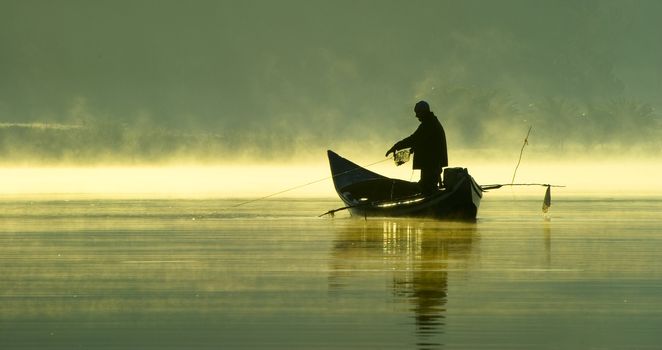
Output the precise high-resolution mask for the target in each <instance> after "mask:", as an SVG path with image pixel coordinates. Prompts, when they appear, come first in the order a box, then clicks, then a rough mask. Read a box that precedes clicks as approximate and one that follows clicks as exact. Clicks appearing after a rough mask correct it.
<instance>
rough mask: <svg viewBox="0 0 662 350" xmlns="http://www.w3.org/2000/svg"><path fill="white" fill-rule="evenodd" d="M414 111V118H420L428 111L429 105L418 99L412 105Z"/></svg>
mask: <svg viewBox="0 0 662 350" xmlns="http://www.w3.org/2000/svg"><path fill="white" fill-rule="evenodd" d="M414 113H416V118H421V117H423V116H424V115H427V114H428V113H430V105H429V104H428V103H427V102H425V101H418V102H417V103H416V105H415V106H414Z"/></svg>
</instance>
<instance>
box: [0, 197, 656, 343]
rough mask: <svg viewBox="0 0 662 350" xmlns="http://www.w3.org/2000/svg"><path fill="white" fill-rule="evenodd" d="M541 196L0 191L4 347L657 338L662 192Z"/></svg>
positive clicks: (0, 335) (651, 340) (631, 340)
mask: <svg viewBox="0 0 662 350" xmlns="http://www.w3.org/2000/svg"><path fill="white" fill-rule="evenodd" d="M541 195H542V194H541ZM541 200H542V196H541V198H535V199H530V200H529V199H522V198H515V197H513V198H506V197H499V198H490V197H487V198H486V200H485V201H484V202H483V206H482V207H481V210H480V212H479V220H478V221H477V222H476V223H448V222H437V221H424V220H423V221H422V220H410V219H402V220H391V219H368V220H367V221H366V220H362V219H350V218H347V217H344V216H342V215H339V216H336V218H334V219H331V218H318V217H317V215H318V214H321V213H323V212H325V211H327V210H329V209H332V208H335V207H339V206H341V203H340V202H339V201H337V200H332V199H329V200H272V201H264V202H258V203H253V204H250V205H246V206H243V207H239V208H230V209H227V208H228V207H229V206H231V205H232V204H234V203H237V202H236V201H227V200H108V199H105V200H95V199H89V198H87V199H77V200H69V201H65V200H61V199H50V200H44V199H41V200H27V199H24V200H10V199H4V200H0V268H1V270H0V271H1V274H0V348H1V349H78V348H80V349H481V348H490V349H516V348H523V349H531V348H547V349H661V348H662V335H661V334H660V329H662V215H661V212H662V200H660V199H618V198H615V199H591V198H580V197H576V198H575V197H570V198H565V199H555V201H554V202H553V207H552V211H551V219H549V220H546V219H545V218H543V216H542V215H541V213H540V206H541ZM224 208H225V209H224Z"/></svg>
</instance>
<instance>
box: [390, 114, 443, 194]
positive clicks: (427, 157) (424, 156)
mask: <svg viewBox="0 0 662 350" xmlns="http://www.w3.org/2000/svg"><path fill="white" fill-rule="evenodd" d="M414 113H416V118H418V120H419V121H420V122H421V124H420V125H419V126H418V128H417V129H416V131H414V133H413V134H411V136H409V137H407V138H405V139H403V140H401V141H399V142H397V143H396V144H395V145H393V147H391V148H390V149H389V150H388V151H387V152H386V156H387V157H388V155H389V154H391V153H394V152H396V151H397V150H401V149H405V148H411V152H412V153H413V154H414V162H413V163H414V164H413V167H414V169H420V170H421V179H420V180H419V181H418V184H419V185H420V186H421V190H422V192H423V193H424V194H430V193H433V192H434V191H436V190H437V189H438V188H439V187H438V186H439V185H440V184H441V171H442V169H443V167H445V166H448V150H447V149H446V133H445V132H444V128H443V127H442V126H441V123H439V119H437V116H435V115H434V113H432V112H431V111H430V105H428V103H427V102H425V101H419V102H418V103H416V105H415V106H414Z"/></svg>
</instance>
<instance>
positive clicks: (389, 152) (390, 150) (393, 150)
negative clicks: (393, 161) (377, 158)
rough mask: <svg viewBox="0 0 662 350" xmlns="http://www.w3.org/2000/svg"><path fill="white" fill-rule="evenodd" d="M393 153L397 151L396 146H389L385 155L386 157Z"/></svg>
mask: <svg viewBox="0 0 662 350" xmlns="http://www.w3.org/2000/svg"><path fill="white" fill-rule="evenodd" d="M391 153H395V146H393V147H391V148H389V150H388V151H386V154H385V155H384V157H388V155H389V154H391Z"/></svg>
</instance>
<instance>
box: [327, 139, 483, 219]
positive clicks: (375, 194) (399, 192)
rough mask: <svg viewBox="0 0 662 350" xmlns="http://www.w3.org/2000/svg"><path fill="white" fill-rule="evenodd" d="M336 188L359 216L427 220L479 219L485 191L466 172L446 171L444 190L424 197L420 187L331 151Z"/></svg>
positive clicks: (448, 169) (330, 161) (347, 207)
mask: <svg viewBox="0 0 662 350" xmlns="http://www.w3.org/2000/svg"><path fill="white" fill-rule="evenodd" d="M328 156H329V165H330V166H331V174H332V176H333V184H334V185H335V188H336V191H337V192H338V195H339V196H340V199H342V201H343V202H344V203H345V205H346V207H345V208H343V209H348V210H349V211H350V213H351V214H352V215H356V216H364V217H367V216H378V217H390V216H405V217H408V216H423V217H433V218H438V219H464V220H467V219H469V220H473V219H475V218H476V213H477V212H478V207H479V205H480V200H481V198H482V196H483V190H482V189H481V187H480V186H479V185H478V184H477V183H476V181H474V179H473V178H472V177H471V175H469V173H468V172H467V170H466V169H464V168H447V169H445V170H444V181H443V182H444V188H441V189H440V190H439V191H437V192H435V193H434V194H431V195H427V196H424V195H422V194H421V193H420V192H421V191H420V188H419V186H418V184H417V183H415V182H409V181H404V180H398V179H392V178H388V177H385V176H383V175H380V174H377V173H374V172H372V171H370V170H367V169H365V168H362V167H361V166H359V165H357V164H355V163H353V162H351V161H349V160H347V159H345V158H342V157H340V156H339V155H338V154H336V153H334V152H333V151H328Z"/></svg>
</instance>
